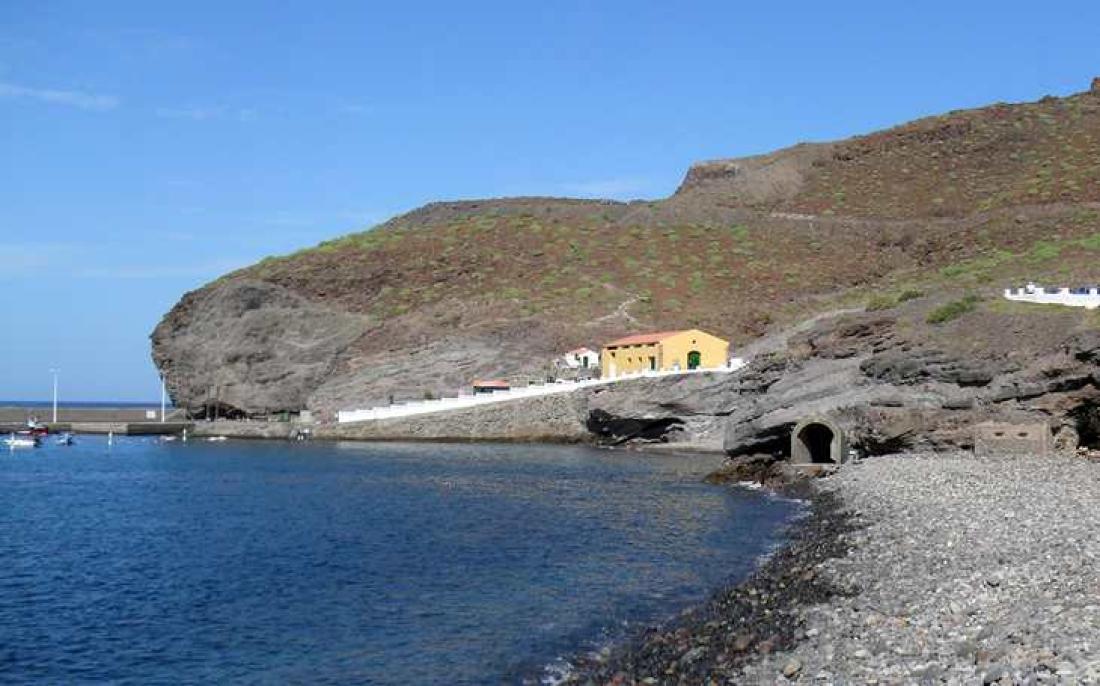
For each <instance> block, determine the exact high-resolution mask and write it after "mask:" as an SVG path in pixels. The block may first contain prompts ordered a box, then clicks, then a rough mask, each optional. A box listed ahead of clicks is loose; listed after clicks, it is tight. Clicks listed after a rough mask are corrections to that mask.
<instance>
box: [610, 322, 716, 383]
mask: <svg viewBox="0 0 1100 686" xmlns="http://www.w3.org/2000/svg"><path fill="white" fill-rule="evenodd" d="M729 350H730V344H729V342H728V341H724V340H722V339H721V338H718V337H717V336H712V335H710V334H709V333H706V332H704V331H700V330H699V329H686V330H684V331H658V332H656V333H643V334H635V335H633V336H626V337H625V338H620V339H618V340H614V341H611V342H610V343H608V344H606V345H605V346H604V347H603V351H602V353H601V354H600V371H601V376H603V378H605V379H609V378H613V377H616V376H622V375H624V374H635V373H638V372H646V371H679V370H685V369H714V368H717V367H725V366H726V364H727V363H728V360H729Z"/></svg>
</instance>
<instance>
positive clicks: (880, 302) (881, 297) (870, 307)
mask: <svg viewBox="0 0 1100 686" xmlns="http://www.w3.org/2000/svg"><path fill="white" fill-rule="evenodd" d="M897 304H898V301H897V300H895V299H894V298H893V297H892V296H889V295H885V294H882V293H879V294H878V295H873V296H871V298H870V299H869V300H868V301H867V304H866V305H864V307H863V309H865V310H867V311H868V312H878V311H880V310H888V309H890V308H891V307H893V306H895V305H897Z"/></svg>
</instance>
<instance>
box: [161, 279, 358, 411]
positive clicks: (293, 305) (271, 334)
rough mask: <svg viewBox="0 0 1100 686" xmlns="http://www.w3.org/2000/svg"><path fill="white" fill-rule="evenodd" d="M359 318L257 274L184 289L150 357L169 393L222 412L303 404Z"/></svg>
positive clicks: (348, 341) (163, 323) (296, 407)
mask: <svg viewBox="0 0 1100 686" xmlns="http://www.w3.org/2000/svg"><path fill="white" fill-rule="evenodd" d="M366 328H367V322H366V320H365V318H364V317H361V316H356V315H354V314H350V313H347V312H341V311H339V310H335V309H333V308H330V307H326V306H324V305H321V304H318V303H316V302H313V301H310V300H307V299H306V298H304V297H302V296H301V295H298V294H296V293H294V292H293V291H290V290H288V289H286V288H283V287H280V286H277V285H275V284H271V283H267V282H264V281H258V280H250V279H243V280H227V281H224V282H216V283H214V284H212V285H210V286H207V287H206V288H203V289H202V290H199V291H194V292H192V293H188V294H187V295H185V296H184V297H183V299H182V300H181V301H180V302H179V303H178V304H177V305H176V306H175V307H174V308H172V311H171V312H169V313H168V315H167V316H165V318H164V319H163V320H162V321H161V323H160V324H159V325H158V326H157V328H156V330H154V331H153V335H152V340H153V361H154V362H155V363H156V364H157V367H158V368H159V369H160V371H161V374H162V375H163V376H164V379H165V382H166V385H167V387H168V390H169V392H170V393H171V394H172V397H173V398H176V399H186V400H187V403H186V404H189V405H191V406H192V408H193V410H197V409H198V408H203V409H205V407H207V406H208V407H210V408H214V407H215V406H216V407H217V409H218V413H219V415H220V416H226V415H229V416H234V415H239V414H241V413H243V412H245V411H248V412H277V411H283V410H302V409H305V408H306V407H307V406H308V404H309V403H308V401H309V397H310V394H311V393H313V392H314V391H315V390H316V389H317V388H318V387H319V386H320V385H321V384H322V382H323V381H324V380H325V379H326V378H328V377H329V375H330V374H331V373H332V370H333V369H334V368H335V367H336V366H337V364H338V363H339V361H340V358H341V355H342V354H343V353H344V351H345V350H346V349H347V348H348V347H349V346H350V345H351V343H352V342H354V341H355V340H356V339H358V338H359V337H360V336H362V335H363V333H364V332H365V331H366Z"/></svg>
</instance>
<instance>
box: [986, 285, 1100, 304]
mask: <svg viewBox="0 0 1100 686" xmlns="http://www.w3.org/2000/svg"><path fill="white" fill-rule="evenodd" d="M1078 290H1083V289H1078ZM1070 291H1071V289H1069V288H1062V287H1057V288H1049V287H1046V288H1044V287H1043V286H1036V285H1035V284H1033V283H1029V284H1028V285H1026V286H1024V287H1023V288H1006V289H1005V298H1007V299H1008V300H1014V301H1016V302H1028V303H1040V304H1044V305H1065V306H1067V307H1084V308H1087V309H1090V310H1094V309H1096V308H1097V307H1100V290H1098V289H1097V288H1095V287H1091V288H1088V289H1087V292H1078V293H1071V292H1070Z"/></svg>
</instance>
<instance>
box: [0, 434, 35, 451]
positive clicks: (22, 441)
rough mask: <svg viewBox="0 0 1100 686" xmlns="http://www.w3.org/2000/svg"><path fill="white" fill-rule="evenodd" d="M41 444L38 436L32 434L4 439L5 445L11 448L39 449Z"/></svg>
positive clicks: (13, 435)
mask: <svg viewBox="0 0 1100 686" xmlns="http://www.w3.org/2000/svg"><path fill="white" fill-rule="evenodd" d="M40 442H41V441H39V439H38V436H34V435H31V434H19V435H16V434H12V435H11V436H9V437H7V438H5V439H4V445H6V446H8V447H9V448H37V447H38V445H39V443H40Z"/></svg>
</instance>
